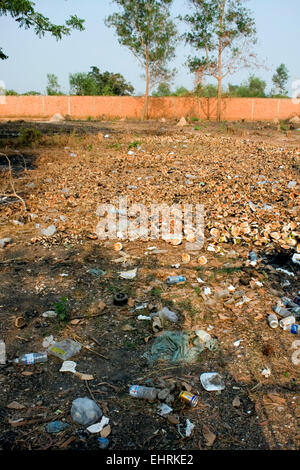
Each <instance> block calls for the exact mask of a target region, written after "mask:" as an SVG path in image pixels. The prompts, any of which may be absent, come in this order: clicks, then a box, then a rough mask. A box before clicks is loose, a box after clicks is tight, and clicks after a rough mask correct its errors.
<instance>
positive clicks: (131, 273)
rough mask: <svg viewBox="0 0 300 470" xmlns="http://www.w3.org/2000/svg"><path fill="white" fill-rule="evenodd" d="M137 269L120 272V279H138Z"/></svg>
mask: <svg viewBox="0 0 300 470" xmlns="http://www.w3.org/2000/svg"><path fill="white" fill-rule="evenodd" d="M136 273H137V268H135V269H132V270H131V271H123V272H120V277H121V278H122V279H134V278H135V277H136Z"/></svg>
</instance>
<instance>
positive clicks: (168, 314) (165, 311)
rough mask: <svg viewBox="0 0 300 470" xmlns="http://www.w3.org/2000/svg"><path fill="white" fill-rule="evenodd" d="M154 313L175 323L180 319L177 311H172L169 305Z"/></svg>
mask: <svg viewBox="0 0 300 470" xmlns="http://www.w3.org/2000/svg"><path fill="white" fill-rule="evenodd" d="M153 315H155V316H158V317H159V318H160V319H161V320H168V321H171V322H173V323H176V322H177V321H178V316H177V314H176V313H175V312H172V311H171V310H169V309H168V308H167V307H163V308H162V309H161V310H159V311H158V312H156V313H154V314H153Z"/></svg>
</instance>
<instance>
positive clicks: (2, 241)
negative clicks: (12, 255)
mask: <svg viewBox="0 0 300 470" xmlns="http://www.w3.org/2000/svg"><path fill="white" fill-rule="evenodd" d="M9 243H11V238H0V248H5V247H6V245H8V244H9Z"/></svg>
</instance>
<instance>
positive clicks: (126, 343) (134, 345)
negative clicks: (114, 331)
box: [124, 340, 137, 349]
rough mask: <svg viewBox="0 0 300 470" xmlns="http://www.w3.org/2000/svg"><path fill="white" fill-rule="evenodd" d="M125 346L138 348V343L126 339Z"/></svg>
mask: <svg viewBox="0 0 300 470" xmlns="http://www.w3.org/2000/svg"><path fill="white" fill-rule="evenodd" d="M124 346H125V347H126V348H130V349H136V348H137V345H136V344H134V343H132V342H131V341H127V340H125V341H124Z"/></svg>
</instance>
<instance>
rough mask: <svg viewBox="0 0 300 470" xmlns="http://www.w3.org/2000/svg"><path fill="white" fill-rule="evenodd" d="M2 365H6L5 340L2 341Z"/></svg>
mask: <svg viewBox="0 0 300 470" xmlns="http://www.w3.org/2000/svg"><path fill="white" fill-rule="evenodd" d="M0 364H1V365H4V364H6V347H5V342H4V341H3V340H0Z"/></svg>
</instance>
